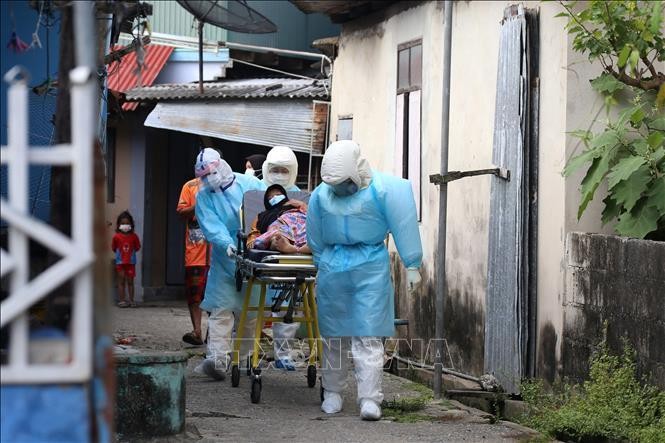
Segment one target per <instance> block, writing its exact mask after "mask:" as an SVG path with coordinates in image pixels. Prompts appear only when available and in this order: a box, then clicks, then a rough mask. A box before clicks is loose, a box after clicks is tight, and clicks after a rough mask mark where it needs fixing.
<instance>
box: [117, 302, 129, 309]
mask: <svg viewBox="0 0 665 443" xmlns="http://www.w3.org/2000/svg"><path fill="white" fill-rule="evenodd" d="M118 307H119V308H128V307H129V303H127V302H126V301H121V302H119V303H118Z"/></svg>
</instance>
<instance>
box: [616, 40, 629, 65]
mask: <svg viewBox="0 0 665 443" xmlns="http://www.w3.org/2000/svg"><path fill="white" fill-rule="evenodd" d="M630 50H631V47H630V45H626V46H624V47H623V49H622V50H621V52H620V53H619V60H617V66H618V67H619V68H621V69H623V68H624V66H626V62H627V61H628V56H629V55H630Z"/></svg>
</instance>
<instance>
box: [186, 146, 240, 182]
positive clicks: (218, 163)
mask: <svg viewBox="0 0 665 443" xmlns="http://www.w3.org/2000/svg"><path fill="white" fill-rule="evenodd" d="M194 172H195V174H196V176H197V177H199V178H200V179H201V183H202V185H203V187H205V188H207V189H210V190H216V189H220V188H221V189H222V190H224V189H226V188H228V187H229V186H230V185H231V183H233V180H234V179H235V175H234V174H233V171H232V170H231V167H230V166H229V164H228V163H226V162H225V161H224V160H222V158H221V157H220V156H219V153H218V152H217V151H215V150H214V149H210V148H205V149H204V150H202V151H201V152H200V153H199V155H198V156H197V159H196V165H195V166H194Z"/></svg>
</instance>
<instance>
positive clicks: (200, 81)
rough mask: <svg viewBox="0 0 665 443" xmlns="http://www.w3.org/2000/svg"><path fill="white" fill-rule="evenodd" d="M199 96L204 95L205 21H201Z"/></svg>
mask: <svg viewBox="0 0 665 443" xmlns="http://www.w3.org/2000/svg"><path fill="white" fill-rule="evenodd" d="M199 94H201V95H203V21H201V20H199Z"/></svg>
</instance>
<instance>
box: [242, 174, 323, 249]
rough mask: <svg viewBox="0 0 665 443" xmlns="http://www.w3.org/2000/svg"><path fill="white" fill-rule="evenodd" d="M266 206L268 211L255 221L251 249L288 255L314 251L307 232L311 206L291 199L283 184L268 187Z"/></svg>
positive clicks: (265, 196) (250, 236)
mask: <svg viewBox="0 0 665 443" xmlns="http://www.w3.org/2000/svg"><path fill="white" fill-rule="evenodd" d="M263 205H264V206H265V208H266V210H265V211H263V212H261V213H260V214H259V215H258V216H257V217H256V218H255V219H254V221H253V222H252V228H251V231H250V233H249V235H248V236H247V248H248V249H263V250H271V251H279V252H282V253H285V254H311V250H310V249H309V246H307V235H306V231H305V224H306V220H307V205H306V204H305V203H303V202H301V201H298V200H289V198H288V196H287V194H286V190H285V189H284V188H283V187H282V186H280V185H272V186H270V187H269V188H268V189H266V193H265V195H264V196H263Z"/></svg>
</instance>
